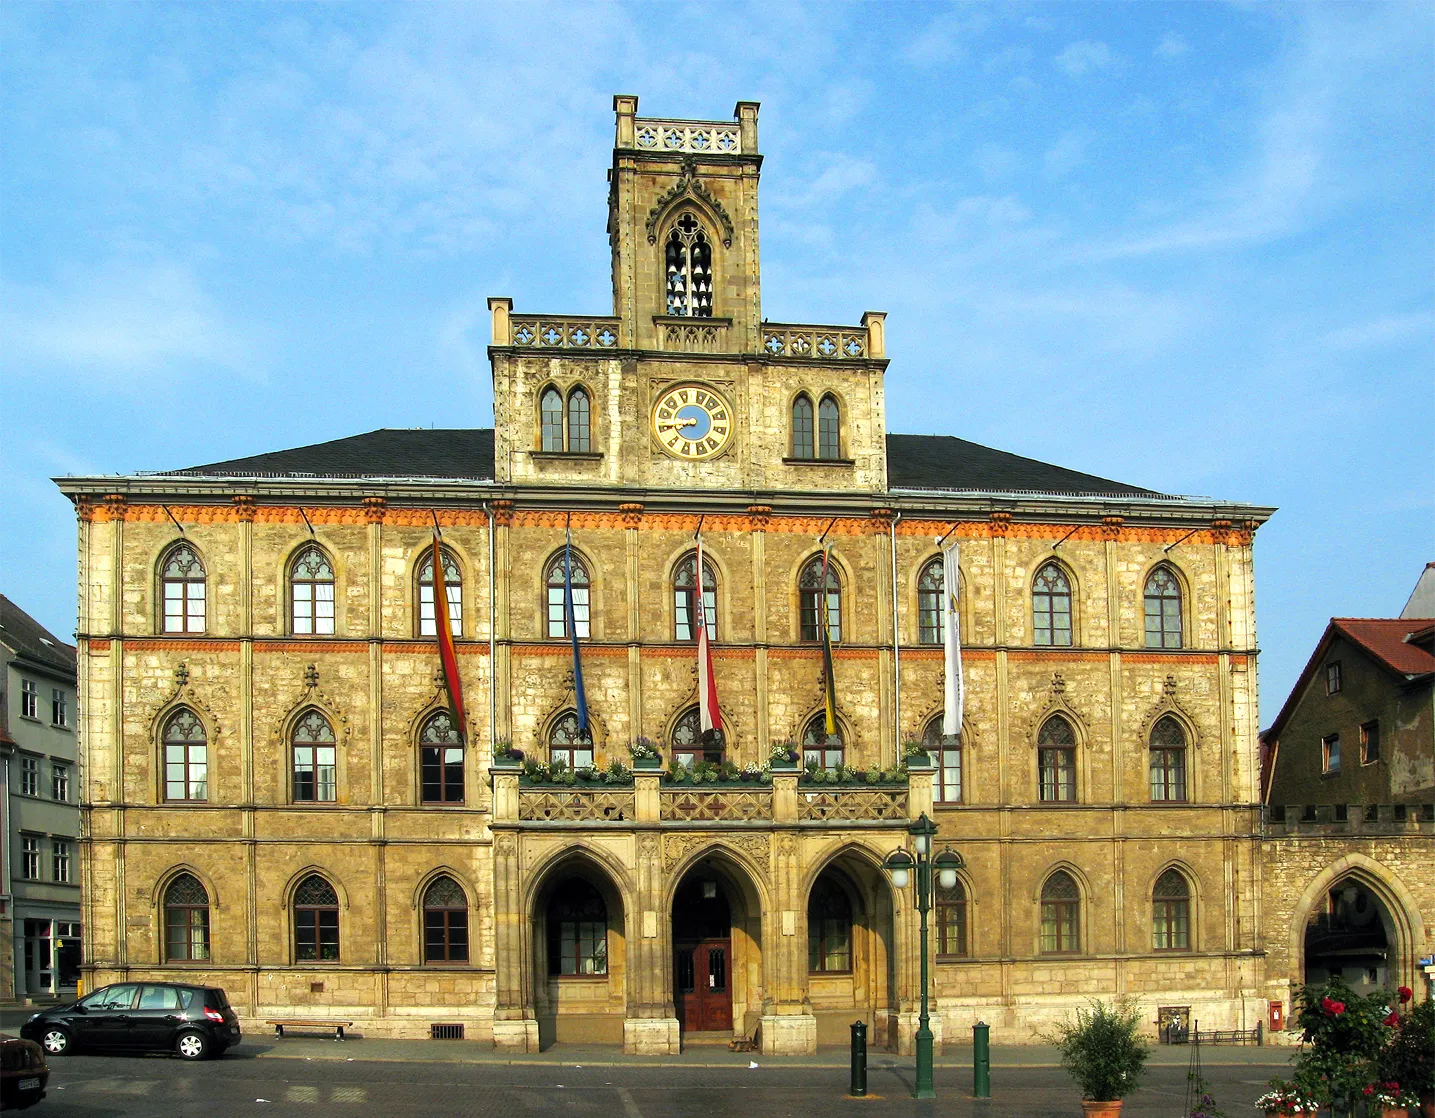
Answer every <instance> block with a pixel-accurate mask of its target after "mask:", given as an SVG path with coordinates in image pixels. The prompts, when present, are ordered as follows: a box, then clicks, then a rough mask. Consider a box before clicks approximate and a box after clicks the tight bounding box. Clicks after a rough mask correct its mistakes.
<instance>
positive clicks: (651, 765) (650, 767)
mask: <svg viewBox="0 0 1435 1118" xmlns="http://www.w3.org/2000/svg"><path fill="white" fill-rule="evenodd" d="M662 767H663V759H662V758H661V757H634V758H633V768H634V769H642V770H644V771H654V770H657V769H661V768H662Z"/></svg>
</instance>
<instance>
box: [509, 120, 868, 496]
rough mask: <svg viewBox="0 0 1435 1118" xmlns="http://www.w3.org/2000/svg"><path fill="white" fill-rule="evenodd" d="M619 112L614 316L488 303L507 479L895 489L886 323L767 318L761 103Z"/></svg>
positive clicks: (676, 486) (612, 212) (677, 486)
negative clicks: (714, 114)
mask: <svg viewBox="0 0 1435 1118" xmlns="http://www.w3.org/2000/svg"><path fill="white" fill-rule="evenodd" d="M613 106H614V111H615V117H616V135H615V144H614V149H613V165H612V168H611V169H610V170H609V172H608V186H609V192H608V202H609V205H608V239H609V246H610V250H611V254H612V272H613V313H612V314H611V315H608V316H596V315H561V314H526V313H517V312H515V311H514V309H513V304H512V301H511V300H509V299H490V300H489V305H490V308H491V310H492V312H493V346H492V348H491V349H490V356H491V358H492V361H493V377H494V412H495V416H494V419H495V423H494V426H495V471H496V480H497V481H499V482H508V483H512V484H534V485H547V484H561V485H564V486H571V485H580V486H581V485H593V486H600V487H611V486H615V485H616V486H624V487H633V488H639V489H644V490H691V489H726V490H732V491H735V492H739V493H740V492H744V491H746V492H749V493H751V492H755V491H767V490H800V491H809V492H810V491H832V490H837V491H841V490H847V491H859V492H861V491H865V492H881V491H883V490H885V488H886V483H887V478H886V456H885V440H884V431H885V429H886V424H885V407H884V399H883V375H884V373H885V370H886V367H887V358H886V349H885V338H884V316H883V315H882V314H880V313H876V312H868V313H867V314H865V315H863V316H862V320H861V324H860V325H857V326H823V325H796V324H790V323H773V322H766V321H764V320H763V317H762V286H761V268H760V262H759V254H758V199H757V191H758V180H759V177H760V174H761V170H762V156H761V154H760V153H759V151H758V142H757V117H758V105H757V104H756V103H755V102H751V101H740V102H738V104H737V107H736V109H735V110H734V114H733V119H732V120H731V121H694V120H676V119H665V118H649V117H640V116H639V115H638V99H637V98H636V97H630V96H618V97H615V98H614V100H613Z"/></svg>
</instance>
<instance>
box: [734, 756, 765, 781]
mask: <svg viewBox="0 0 1435 1118" xmlns="http://www.w3.org/2000/svg"><path fill="white" fill-rule="evenodd" d="M737 778H738V779H739V780H741V781H742V782H743V783H744V784H751V783H752V782H753V781H755V780H761V779H762V770H761V769H760V768H758V767H757V765H755V764H753V763H752V762H751V761H749V762H748V763H747V764H745V765H744V766H743V767H742V771H741V772H740V773H738V774H737Z"/></svg>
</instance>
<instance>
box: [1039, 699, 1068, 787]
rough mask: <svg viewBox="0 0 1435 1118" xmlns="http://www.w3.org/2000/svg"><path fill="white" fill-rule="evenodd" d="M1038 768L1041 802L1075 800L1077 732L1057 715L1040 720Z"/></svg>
mask: <svg viewBox="0 0 1435 1118" xmlns="http://www.w3.org/2000/svg"><path fill="white" fill-rule="evenodd" d="M1036 748H1037V767H1038V769H1039V770H1040V774H1041V789H1040V797H1041V800H1042V801H1043V802H1044V803H1074V802H1075V800H1076V733H1075V731H1073V730H1072V728H1071V723H1070V722H1068V721H1067V720H1066V719H1065V718H1063V717H1062V716H1061V715H1059V714H1053V715H1052V716H1051V717H1050V718H1048V719H1047V720H1046V721H1045V722H1043V723H1042V726H1041V730H1040V731H1039V732H1038V733H1037V735H1036Z"/></svg>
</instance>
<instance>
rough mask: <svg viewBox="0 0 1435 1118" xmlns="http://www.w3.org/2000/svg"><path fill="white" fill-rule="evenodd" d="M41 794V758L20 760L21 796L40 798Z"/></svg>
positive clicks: (22, 758)
mask: <svg viewBox="0 0 1435 1118" xmlns="http://www.w3.org/2000/svg"><path fill="white" fill-rule="evenodd" d="M39 794H40V758H38V757H21V758H20V795H22V796H38V795H39Z"/></svg>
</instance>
